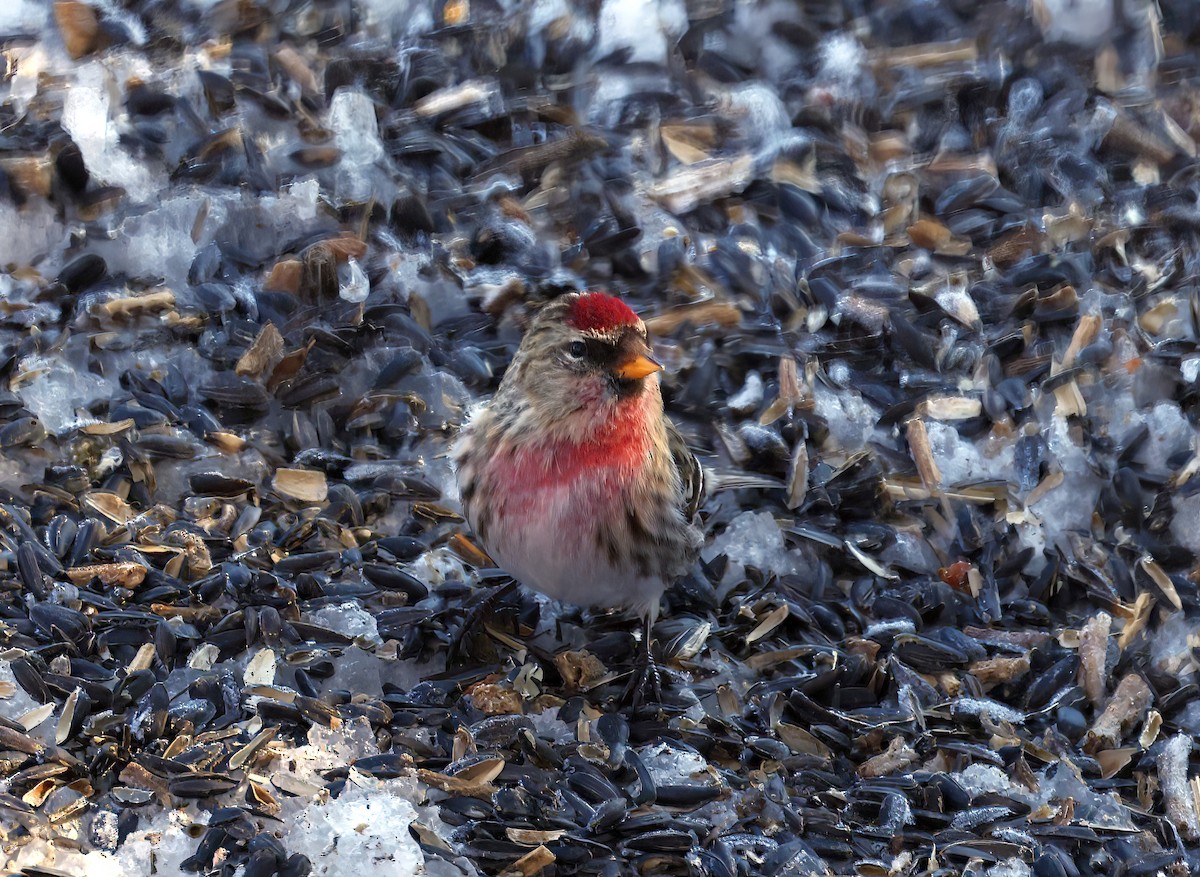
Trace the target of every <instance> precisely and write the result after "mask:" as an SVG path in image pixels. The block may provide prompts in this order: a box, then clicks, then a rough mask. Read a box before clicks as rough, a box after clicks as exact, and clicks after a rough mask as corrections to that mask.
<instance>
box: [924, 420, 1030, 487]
mask: <svg viewBox="0 0 1200 877" xmlns="http://www.w3.org/2000/svg"><path fill="white" fill-rule="evenodd" d="M925 431H926V432H927V433H929V447H930V449H931V450H932V451H933V457H934V459H935V460H936V461H937V464H938V469H940V470H941V473H942V482H943V483H944V484H948V485H949V484H964V483H969V482H972V481H991V480H1004V479H1006V478H1009V477H1011V475H1012V470H1013V449H1012V445H1011V444H1008V445H1006V446H1005V447H1004V448H1002V449H1001V450H1000V451H999V452H998V453H997V454H996V455H995V456H993V457H985V456H984V455H983V454H982V453H981V451H980V449H979V446H978V445H976V444H975V443H973V442H971V441H969V440H967V439H964V438H963V437H962V436H961V435H959V432H958V430H957V429H955V428H954V427H953V426H951V425H949V424H946V423H941V422H939V421H936V420H931V421H928V422H927V423H926V424H925Z"/></svg>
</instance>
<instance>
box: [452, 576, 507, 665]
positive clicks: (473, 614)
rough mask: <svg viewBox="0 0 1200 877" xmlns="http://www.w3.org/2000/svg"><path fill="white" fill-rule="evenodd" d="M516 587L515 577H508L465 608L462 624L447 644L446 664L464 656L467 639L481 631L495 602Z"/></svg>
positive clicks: (493, 609) (474, 636)
mask: <svg viewBox="0 0 1200 877" xmlns="http://www.w3.org/2000/svg"><path fill="white" fill-rule="evenodd" d="M516 587H517V581H516V579H509V580H508V581H507V582H505V583H504V584H502V585H495V586H493V587H491V588H489V589H488V591H489V593H487V594H485V595H484V596H483V597H482V598H479V599H477V600H476V601H475V603H474V605H473V606H471V608H469V609H468V610H467V613H466V615H464V616H463V620H462V624H461V625H459V628H458V630H457V631H456V632H455V633H454V635H453V636H452V637H451V638H450V643H449V645H448V646H447V654H446V662H447V665H450V664H454V663H456V662H457V661H458V660H459V659H460V658H462V657H463V656H464V653H465V652H466V647H467V643H468V641H469V640H473V639H475V638H476V637H478V636H479V634H480V633H481V632H482V631H481V628H482V627H483V625H484V624H485V623H486V622H487V620H488V619H489V618H490V617H491V616H492V613H493V612H494V611H495V609H496V604H497V603H499V602H500V601H501V600H502V599H503V598H504V597H507V596H508V595H509V594H510V593H512V591H513V589H514V588H516Z"/></svg>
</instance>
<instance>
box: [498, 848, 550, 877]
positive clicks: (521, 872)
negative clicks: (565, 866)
mask: <svg viewBox="0 0 1200 877" xmlns="http://www.w3.org/2000/svg"><path fill="white" fill-rule="evenodd" d="M555 859H556V857H555V855H554V853H552V852H550V850H548V849H546V848H545V847H544V846H540V847H537V848H536V849H534V850H531V851H529V852H528V853H526V854H525V855H523V856H521V858H519V859H517V860H516V861H515V862H513V863H512V864H511V865H509V866H508V867H507V868H505V869H504V870H503V871H501V872H500V877H533V875H534V874H538V873H541V872H542V871H544V870H545V869H546V868H549V867H550V866H551V865H553V864H554V862H555Z"/></svg>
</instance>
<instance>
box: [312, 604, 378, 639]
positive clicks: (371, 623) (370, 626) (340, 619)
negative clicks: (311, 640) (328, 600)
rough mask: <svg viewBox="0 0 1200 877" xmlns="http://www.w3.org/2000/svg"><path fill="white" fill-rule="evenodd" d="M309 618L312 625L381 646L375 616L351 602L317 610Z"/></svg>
mask: <svg viewBox="0 0 1200 877" xmlns="http://www.w3.org/2000/svg"><path fill="white" fill-rule="evenodd" d="M311 618H312V621H313V623H314V624H319V625H321V626H322V627H327V628H329V629H330V630H334V631H337V632H338V633H344V634H345V635H346V636H353V637H359V636H365V637H366V638H367V639H369V640H371V641H373V642H375V643H377V644H379V645H383V640H381V639H380V638H379V626H378V625H377V624H376V623H375V616H374V615H372V614H371V613H370V612H368V611H367V610H365V609H363V608H362V607H361V606H359V605H358V604H357V603H355V602H354V601H352V600H348V601H346V602H345V603H339V604H338V605H336V606H325V607H323V608H321V609H318V610H317V611H316V612H313V613H312V615H311Z"/></svg>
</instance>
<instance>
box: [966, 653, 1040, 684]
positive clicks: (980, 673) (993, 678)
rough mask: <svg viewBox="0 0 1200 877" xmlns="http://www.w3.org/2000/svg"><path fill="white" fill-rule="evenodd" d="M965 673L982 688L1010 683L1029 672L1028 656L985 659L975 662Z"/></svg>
mask: <svg viewBox="0 0 1200 877" xmlns="http://www.w3.org/2000/svg"><path fill="white" fill-rule="evenodd" d="M967 672H968V673H970V674H971V675H972V676H974V677H975V678H976V679H978V680H979V681H980V682H981V683H982V684H983V685H984V686H990V685H998V684H1000V683H1001V682H1012V681H1013V680H1014V679H1020V678H1021V677H1022V676H1024V675H1025V674H1026V673H1028V672H1029V655H1021V656H1020V657H1017V658H986V659H984V660H982V661H976V662H975V663H974V664H972V665H971V666H970V667H968V668H967Z"/></svg>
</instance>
